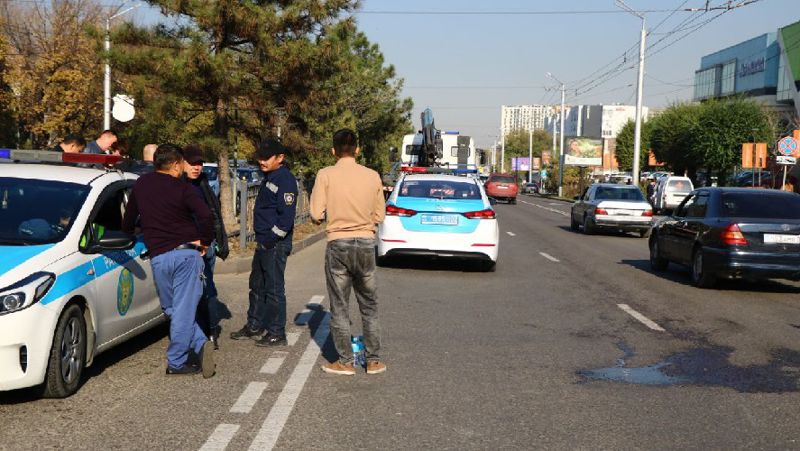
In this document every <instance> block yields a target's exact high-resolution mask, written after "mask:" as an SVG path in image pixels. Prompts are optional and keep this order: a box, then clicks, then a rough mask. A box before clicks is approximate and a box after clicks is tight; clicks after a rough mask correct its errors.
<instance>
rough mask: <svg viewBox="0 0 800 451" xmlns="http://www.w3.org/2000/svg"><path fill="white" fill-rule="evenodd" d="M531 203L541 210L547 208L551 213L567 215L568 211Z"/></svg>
mask: <svg viewBox="0 0 800 451" xmlns="http://www.w3.org/2000/svg"><path fill="white" fill-rule="evenodd" d="M531 205H533V206H534V207H539V208H541V209H542V210H547V211H551V212H553V213H558V214H560V215H562V216H569V212H567V211H561V210H556V209H555V208H550V207H545V206H544V205H539V204H531Z"/></svg>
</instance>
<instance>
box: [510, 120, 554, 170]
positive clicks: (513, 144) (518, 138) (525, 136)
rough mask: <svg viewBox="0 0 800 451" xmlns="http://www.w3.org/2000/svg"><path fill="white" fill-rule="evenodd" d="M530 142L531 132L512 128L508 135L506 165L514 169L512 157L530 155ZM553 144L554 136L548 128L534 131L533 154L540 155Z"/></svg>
mask: <svg viewBox="0 0 800 451" xmlns="http://www.w3.org/2000/svg"><path fill="white" fill-rule="evenodd" d="M529 144H530V134H529V133H528V131H527V130H512V131H511V132H509V133H508V134H507V135H506V150H505V160H506V165H505V167H506V168H508V169H509V170H511V169H512V166H511V159H512V158H517V157H525V158H527V157H528V153H529V147H530V146H529ZM552 145H553V137H552V136H551V135H550V133H548V132H547V131H546V130H542V129H538V130H534V131H533V147H532V148H533V156H534V157H540V158H541V156H542V152H543V151H546V150H549V149H551V148H552Z"/></svg>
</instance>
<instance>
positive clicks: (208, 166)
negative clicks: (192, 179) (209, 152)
mask: <svg viewBox="0 0 800 451" xmlns="http://www.w3.org/2000/svg"><path fill="white" fill-rule="evenodd" d="M203 173H204V174H205V175H206V178H208V185H209V186H210V187H211V191H213V192H214V194H216V195H217V196H219V168H218V167H217V163H203Z"/></svg>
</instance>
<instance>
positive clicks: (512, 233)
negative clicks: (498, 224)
mask: <svg viewBox="0 0 800 451" xmlns="http://www.w3.org/2000/svg"><path fill="white" fill-rule="evenodd" d="M506 233H507V234H508V236H517V234H516V233H514V232H506Z"/></svg>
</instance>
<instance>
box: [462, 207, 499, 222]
mask: <svg viewBox="0 0 800 451" xmlns="http://www.w3.org/2000/svg"><path fill="white" fill-rule="evenodd" d="M461 214H462V215H464V216H466V217H468V218H469V219H494V218H495V217H496V216H495V214H494V210H492V209H491V208H487V209H486V210H480V211H468V212H466V213H461Z"/></svg>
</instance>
